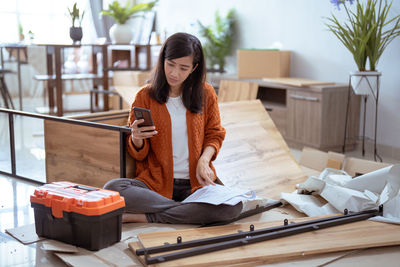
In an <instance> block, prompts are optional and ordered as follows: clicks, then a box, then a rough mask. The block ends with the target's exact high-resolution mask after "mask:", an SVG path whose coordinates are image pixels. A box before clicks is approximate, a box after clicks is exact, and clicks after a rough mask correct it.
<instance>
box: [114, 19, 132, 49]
mask: <svg viewBox="0 0 400 267" xmlns="http://www.w3.org/2000/svg"><path fill="white" fill-rule="evenodd" d="M110 38H111V42H112V43H113V44H129V43H130V42H131V41H132V38H133V31H132V26H131V25H130V24H128V23H126V24H118V23H115V24H114V25H113V26H111V28H110Z"/></svg>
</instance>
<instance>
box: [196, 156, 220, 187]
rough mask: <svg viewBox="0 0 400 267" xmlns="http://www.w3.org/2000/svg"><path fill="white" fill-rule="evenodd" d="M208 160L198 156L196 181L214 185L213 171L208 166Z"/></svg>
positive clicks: (204, 184)
mask: <svg viewBox="0 0 400 267" xmlns="http://www.w3.org/2000/svg"><path fill="white" fill-rule="evenodd" d="M209 164H210V162H209V161H207V160H205V159H203V158H200V159H199V161H198V162H197V168H196V178H197V181H199V183H200V184H201V185H203V186H206V185H215V183H214V172H213V171H212V169H211V168H210V165H209Z"/></svg>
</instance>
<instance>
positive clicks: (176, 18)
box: [157, 0, 400, 147]
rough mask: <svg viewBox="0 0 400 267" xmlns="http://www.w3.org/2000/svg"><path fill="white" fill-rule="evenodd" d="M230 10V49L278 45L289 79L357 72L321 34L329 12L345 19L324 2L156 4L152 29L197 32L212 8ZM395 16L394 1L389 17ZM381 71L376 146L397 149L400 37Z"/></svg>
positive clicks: (181, 0) (339, 78) (370, 126)
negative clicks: (233, 23)
mask: <svg viewBox="0 0 400 267" xmlns="http://www.w3.org/2000/svg"><path fill="white" fill-rule="evenodd" d="M230 8H235V10H236V13H237V18H238V37H237V42H236V44H235V48H267V47H270V46H271V45H272V44H273V43H275V42H280V43H281V44H282V46H283V47H282V48H283V49H286V50H291V51H292V62H291V76H296V77H304V78H311V79H315V80H323V81H334V82H339V83H346V84H347V82H348V78H349V72H350V71H354V70H356V69H357V67H356V65H355V63H354V61H353V59H352V56H351V54H350V53H349V52H348V51H347V50H346V49H345V48H344V46H343V45H342V44H341V43H340V42H339V40H338V39H337V38H336V37H335V36H334V35H333V34H332V33H330V32H329V31H327V30H326V27H325V25H324V21H325V20H324V19H323V17H328V16H330V14H331V13H334V14H335V15H336V16H337V17H338V18H345V16H344V15H345V12H344V10H343V9H342V10H341V11H338V10H337V9H336V8H335V7H334V6H333V5H332V4H331V3H330V1H329V0H201V1H198V0H161V1H160V2H159V5H158V8H157V13H158V17H157V19H158V21H157V27H158V29H159V31H160V32H161V33H164V32H165V33H166V35H167V36H168V35H170V34H172V33H174V32H177V31H187V32H191V33H196V27H194V26H195V25H196V21H197V20H200V21H201V22H202V23H203V24H206V25H208V24H210V23H212V22H213V18H214V14H215V11H216V10H219V11H220V13H222V14H225V13H226V11H227V10H228V9H230ZM397 14H400V1H398V0H394V1H393V5H392V9H391V14H390V17H393V16H394V15H397ZM228 64H229V65H228V66H227V69H228V72H235V71H236V55H235V53H233V55H232V56H231V57H229V59H228ZM377 68H378V70H379V71H381V72H382V77H381V91H380V96H379V108H378V110H379V111H378V138H377V142H378V144H383V145H389V146H394V147H400V108H399V103H400V37H399V38H397V39H396V40H394V41H393V42H392V43H391V44H390V45H389V46H388V47H387V49H386V50H385V52H384V54H383V55H382V57H381V59H380V62H379V64H378V67H377ZM367 111H368V112H367V113H368V114H367V123H366V131H367V134H366V135H367V137H370V138H373V137H374V117H373V116H374V106H373V105H372V102H369V104H368V105H367Z"/></svg>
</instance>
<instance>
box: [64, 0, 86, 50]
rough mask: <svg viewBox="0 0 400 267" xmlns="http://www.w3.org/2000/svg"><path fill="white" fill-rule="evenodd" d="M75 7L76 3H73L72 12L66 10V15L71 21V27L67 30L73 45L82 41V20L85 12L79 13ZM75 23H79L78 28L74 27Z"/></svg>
mask: <svg viewBox="0 0 400 267" xmlns="http://www.w3.org/2000/svg"><path fill="white" fill-rule="evenodd" d="M76 5H77V3H74V5H73V7H72V10H71V9H69V8H68V13H69V16H70V17H71V20H72V26H71V27H70V28H69V36H70V37H71V39H72V41H73V42H74V43H75V42H80V41H81V40H82V36H83V32H82V20H83V16H84V15H85V11H82V13H81V12H80V11H79V8H78V7H77V6H76ZM76 21H77V22H79V26H76V25H75V22H76Z"/></svg>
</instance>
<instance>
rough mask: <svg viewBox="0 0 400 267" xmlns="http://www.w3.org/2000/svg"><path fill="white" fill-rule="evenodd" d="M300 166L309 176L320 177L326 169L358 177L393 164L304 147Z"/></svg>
mask: <svg viewBox="0 0 400 267" xmlns="http://www.w3.org/2000/svg"><path fill="white" fill-rule="evenodd" d="M299 163H300V166H301V168H302V169H303V171H304V173H305V174H307V175H308V176H311V175H314V176H318V175H319V174H320V173H321V172H322V171H323V170H324V169H325V168H333V169H339V170H340V169H343V170H344V171H345V172H347V173H348V174H349V175H351V176H353V177H354V176H358V175H361V174H365V173H368V172H372V171H376V170H379V169H381V168H384V167H387V166H390V165H391V164H388V163H383V162H375V161H371V160H365V159H359V158H354V157H346V156H345V155H343V154H340V153H336V152H331V151H330V152H323V151H320V150H316V149H313V148H308V147H304V148H303V152H302V154H301V158H300V162H299Z"/></svg>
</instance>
